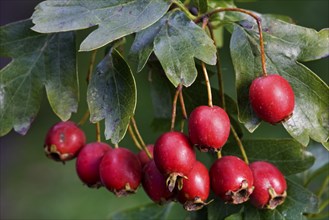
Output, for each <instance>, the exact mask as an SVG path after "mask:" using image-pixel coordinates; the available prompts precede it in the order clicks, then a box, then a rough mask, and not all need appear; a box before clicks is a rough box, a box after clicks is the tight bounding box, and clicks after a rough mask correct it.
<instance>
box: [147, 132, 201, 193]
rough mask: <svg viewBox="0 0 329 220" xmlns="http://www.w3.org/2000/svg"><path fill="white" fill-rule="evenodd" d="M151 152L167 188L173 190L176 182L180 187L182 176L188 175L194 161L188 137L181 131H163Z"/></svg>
mask: <svg viewBox="0 0 329 220" xmlns="http://www.w3.org/2000/svg"><path fill="white" fill-rule="evenodd" d="M153 153H154V161H155V164H156V166H157V167H158V169H159V171H160V172H161V173H162V174H163V175H165V176H166V178H167V186H168V188H169V190H170V191H171V192H172V191H173V189H174V188H175V185H176V182H178V183H177V184H178V188H179V189H181V188H182V184H183V182H182V178H183V177H186V176H187V175H188V173H189V172H190V171H191V169H192V168H193V165H194V162H195V161H196V156H195V152H194V150H193V147H192V146H191V144H190V142H189V139H188V138H187V137H186V136H185V135H184V134H183V133H181V132H174V131H172V132H167V133H164V134H162V135H161V136H160V137H159V138H158V140H157V141H156V143H155V145H154V152H153ZM176 180H177V181H176Z"/></svg>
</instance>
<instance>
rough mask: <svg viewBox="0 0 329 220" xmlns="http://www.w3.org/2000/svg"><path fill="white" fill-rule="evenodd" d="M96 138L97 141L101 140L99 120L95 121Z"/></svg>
mask: <svg viewBox="0 0 329 220" xmlns="http://www.w3.org/2000/svg"><path fill="white" fill-rule="evenodd" d="M96 140H97V142H101V141H102V140H101V126H100V124H99V122H96Z"/></svg>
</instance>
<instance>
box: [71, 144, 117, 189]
mask: <svg viewBox="0 0 329 220" xmlns="http://www.w3.org/2000/svg"><path fill="white" fill-rule="evenodd" d="M110 149H111V147H110V146H109V145H108V144H105V143H101V142H94V143H89V144H86V145H85V146H84V147H83V148H82V149H81V150H80V152H79V154H78V157H77V160H76V171H77V174H78V176H79V178H80V179H81V181H82V182H83V183H85V184H86V185H87V186H89V187H96V188H98V187H100V186H101V185H102V184H101V179H100V177H99V164H100V162H101V160H102V158H103V156H104V154H105V153H106V152H107V151H108V150H110Z"/></svg>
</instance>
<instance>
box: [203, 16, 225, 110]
mask: <svg viewBox="0 0 329 220" xmlns="http://www.w3.org/2000/svg"><path fill="white" fill-rule="evenodd" d="M207 26H208V29H209V32H210V37H211V39H212V40H213V41H214V45H215V47H216V56H217V63H216V70H217V78H218V86H219V96H220V99H221V107H223V109H226V103H225V95H224V83H223V74H222V65H221V61H220V58H219V57H220V53H219V49H218V48H217V42H216V39H215V35H214V31H213V28H212V25H211V23H209V22H208V24H207Z"/></svg>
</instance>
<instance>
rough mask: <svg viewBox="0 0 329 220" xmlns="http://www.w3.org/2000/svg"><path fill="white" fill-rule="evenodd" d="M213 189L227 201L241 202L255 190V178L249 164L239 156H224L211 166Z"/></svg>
mask: <svg viewBox="0 0 329 220" xmlns="http://www.w3.org/2000/svg"><path fill="white" fill-rule="evenodd" d="M210 183H211V189H212V190H213V191H214V193H215V194H216V195H218V196H219V197H221V198H222V199H223V200H224V201H225V202H228V203H232V204H240V203H243V202H245V201H247V200H248V199H249V196H250V194H251V193H252V192H253V189H254V187H253V183H254V178H253V175H252V172H251V170H250V168H249V167H248V165H247V164H246V163H245V162H244V161H243V160H241V159H240V158H238V157H235V156H224V157H222V158H219V159H217V160H216V161H215V162H214V164H213V165H212V166H211V168H210Z"/></svg>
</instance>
